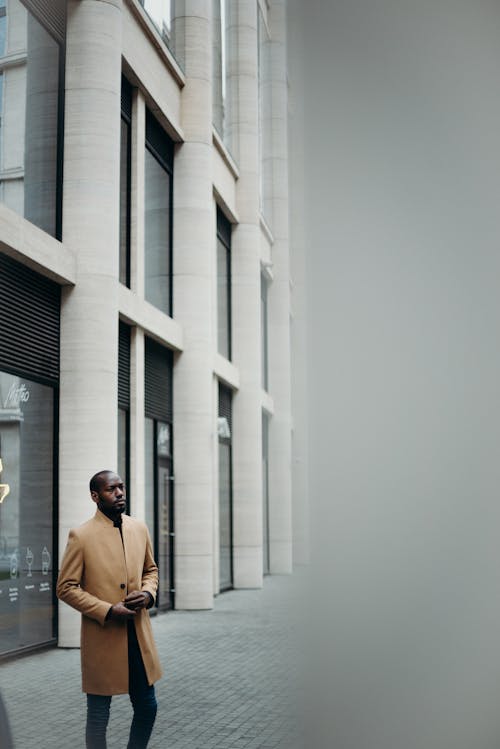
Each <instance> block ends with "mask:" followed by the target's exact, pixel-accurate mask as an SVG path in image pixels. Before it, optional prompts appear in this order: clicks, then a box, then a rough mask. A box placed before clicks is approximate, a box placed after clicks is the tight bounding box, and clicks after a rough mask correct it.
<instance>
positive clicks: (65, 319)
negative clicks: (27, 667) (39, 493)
mask: <svg viewBox="0 0 500 749" xmlns="http://www.w3.org/2000/svg"><path fill="white" fill-rule="evenodd" d="M121 1H122V0H107V2H102V1H101V0H69V2H68V6H67V9H68V20H67V46H66V98H65V144H64V156H65V161H64V187H63V241H64V242H65V243H66V244H67V245H68V246H70V247H72V248H73V249H74V250H76V252H77V256H78V276H77V283H76V286H75V287H74V288H72V289H68V288H67V287H66V288H64V289H63V295H62V307H61V385H60V426H59V435H60V437H59V440H60V441H59V455H60V462H59V477H60V479H59V511H60V536H59V542H60V553H61V554H62V552H63V551H64V547H65V544H66V539H67V534H68V529H69V528H70V527H72V526H75V525H78V524H79V523H81V522H82V521H84V520H85V519H87V518H88V517H89V516H91V515H92V514H93V512H94V510H95V505H94V504H93V503H92V502H91V500H90V496H89V491H88V480H89V478H90V476H91V475H92V474H93V473H95V472H96V471H98V470H100V469H103V468H112V469H113V468H115V467H116V462H117V371H118V264H119V231H118V229H119V192H120V190H119V187H120V183H119V176H120V83H121V81H120V76H121V23H122V19H121ZM59 642H60V645H63V646H76V645H78V643H79V626H78V615H76V612H73V611H72V610H71V609H70V608H69V607H68V606H66V605H64V604H62V605H61V607H60V616H59Z"/></svg>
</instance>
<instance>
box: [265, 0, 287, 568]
mask: <svg viewBox="0 0 500 749" xmlns="http://www.w3.org/2000/svg"><path fill="white" fill-rule="evenodd" d="M269 13H270V27H271V37H272V41H271V45H272V51H271V60H272V66H271V92H272V93H271V98H272V122H273V127H272V156H271V160H272V164H271V169H272V188H273V189H272V199H271V203H272V217H273V219H272V220H273V225H272V229H273V235H274V245H273V275H274V279H273V283H272V284H271V285H270V286H269V298H268V304H269V321H270V324H269V381H270V387H271V395H272V397H273V400H274V416H273V418H272V419H271V421H270V424H269V497H270V502H269V551H270V571H271V572H274V573H287V572H291V571H292V480H291V478H292V454H291V430H292V419H291V385H290V365H291V357H290V256H289V243H288V140H287V117H288V111H287V69H286V13H285V0H272V2H271V7H270V9H269Z"/></svg>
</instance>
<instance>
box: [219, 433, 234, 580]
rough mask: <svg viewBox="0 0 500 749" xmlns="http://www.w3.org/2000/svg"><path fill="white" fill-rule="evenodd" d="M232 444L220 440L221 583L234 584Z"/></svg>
mask: <svg viewBox="0 0 500 749" xmlns="http://www.w3.org/2000/svg"><path fill="white" fill-rule="evenodd" d="M231 522H232V521H231V445H230V444H229V442H228V441H222V440H219V585H220V589H221V590H227V588H230V587H231V586H232V584H233V576H232V560H231V557H232V536H231V530H232V529H231Z"/></svg>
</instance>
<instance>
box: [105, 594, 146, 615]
mask: <svg viewBox="0 0 500 749" xmlns="http://www.w3.org/2000/svg"><path fill="white" fill-rule="evenodd" d="M150 600H151V598H150V595H149V593H147V592H146V591H145V590H133V591H132V593H129V594H128V596H127V597H126V598H125V600H124V601H120V602H119V603H115V605H114V606H112V607H111V609H110V612H109V618H110V619H133V618H134V616H135V615H136V613H137V612H138V611H140V609H145V608H147V606H148V604H149V602H150Z"/></svg>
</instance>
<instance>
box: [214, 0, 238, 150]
mask: <svg viewBox="0 0 500 749" xmlns="http://www.w3.org/2000/svg"><path fill="white" fill-rule="evenodd" d="M235 5H236V3H235V2H234V0H233V2H231V0H214V2H213V3H212V13H213V16H212V59H213V64H212V118H213V124H214V127H215V129H216V130H217V132H218V133H219V135H220V137H221V138H222V140H223V142H224V144H225V145H226V147H227V148H228V149H229V151H230V152H232V153H233V154H234V142H233V133H232V128H233V122H232V119H233V118H232V113H233V85H232V81H233V78H232V76H231V67H230V63H231V50H232V49H233V45H232V44H231V33H233V30H234V28H235V26H234V23H233V20H232V14H234V12H235V8H234V6H235Z"/></svg>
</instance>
